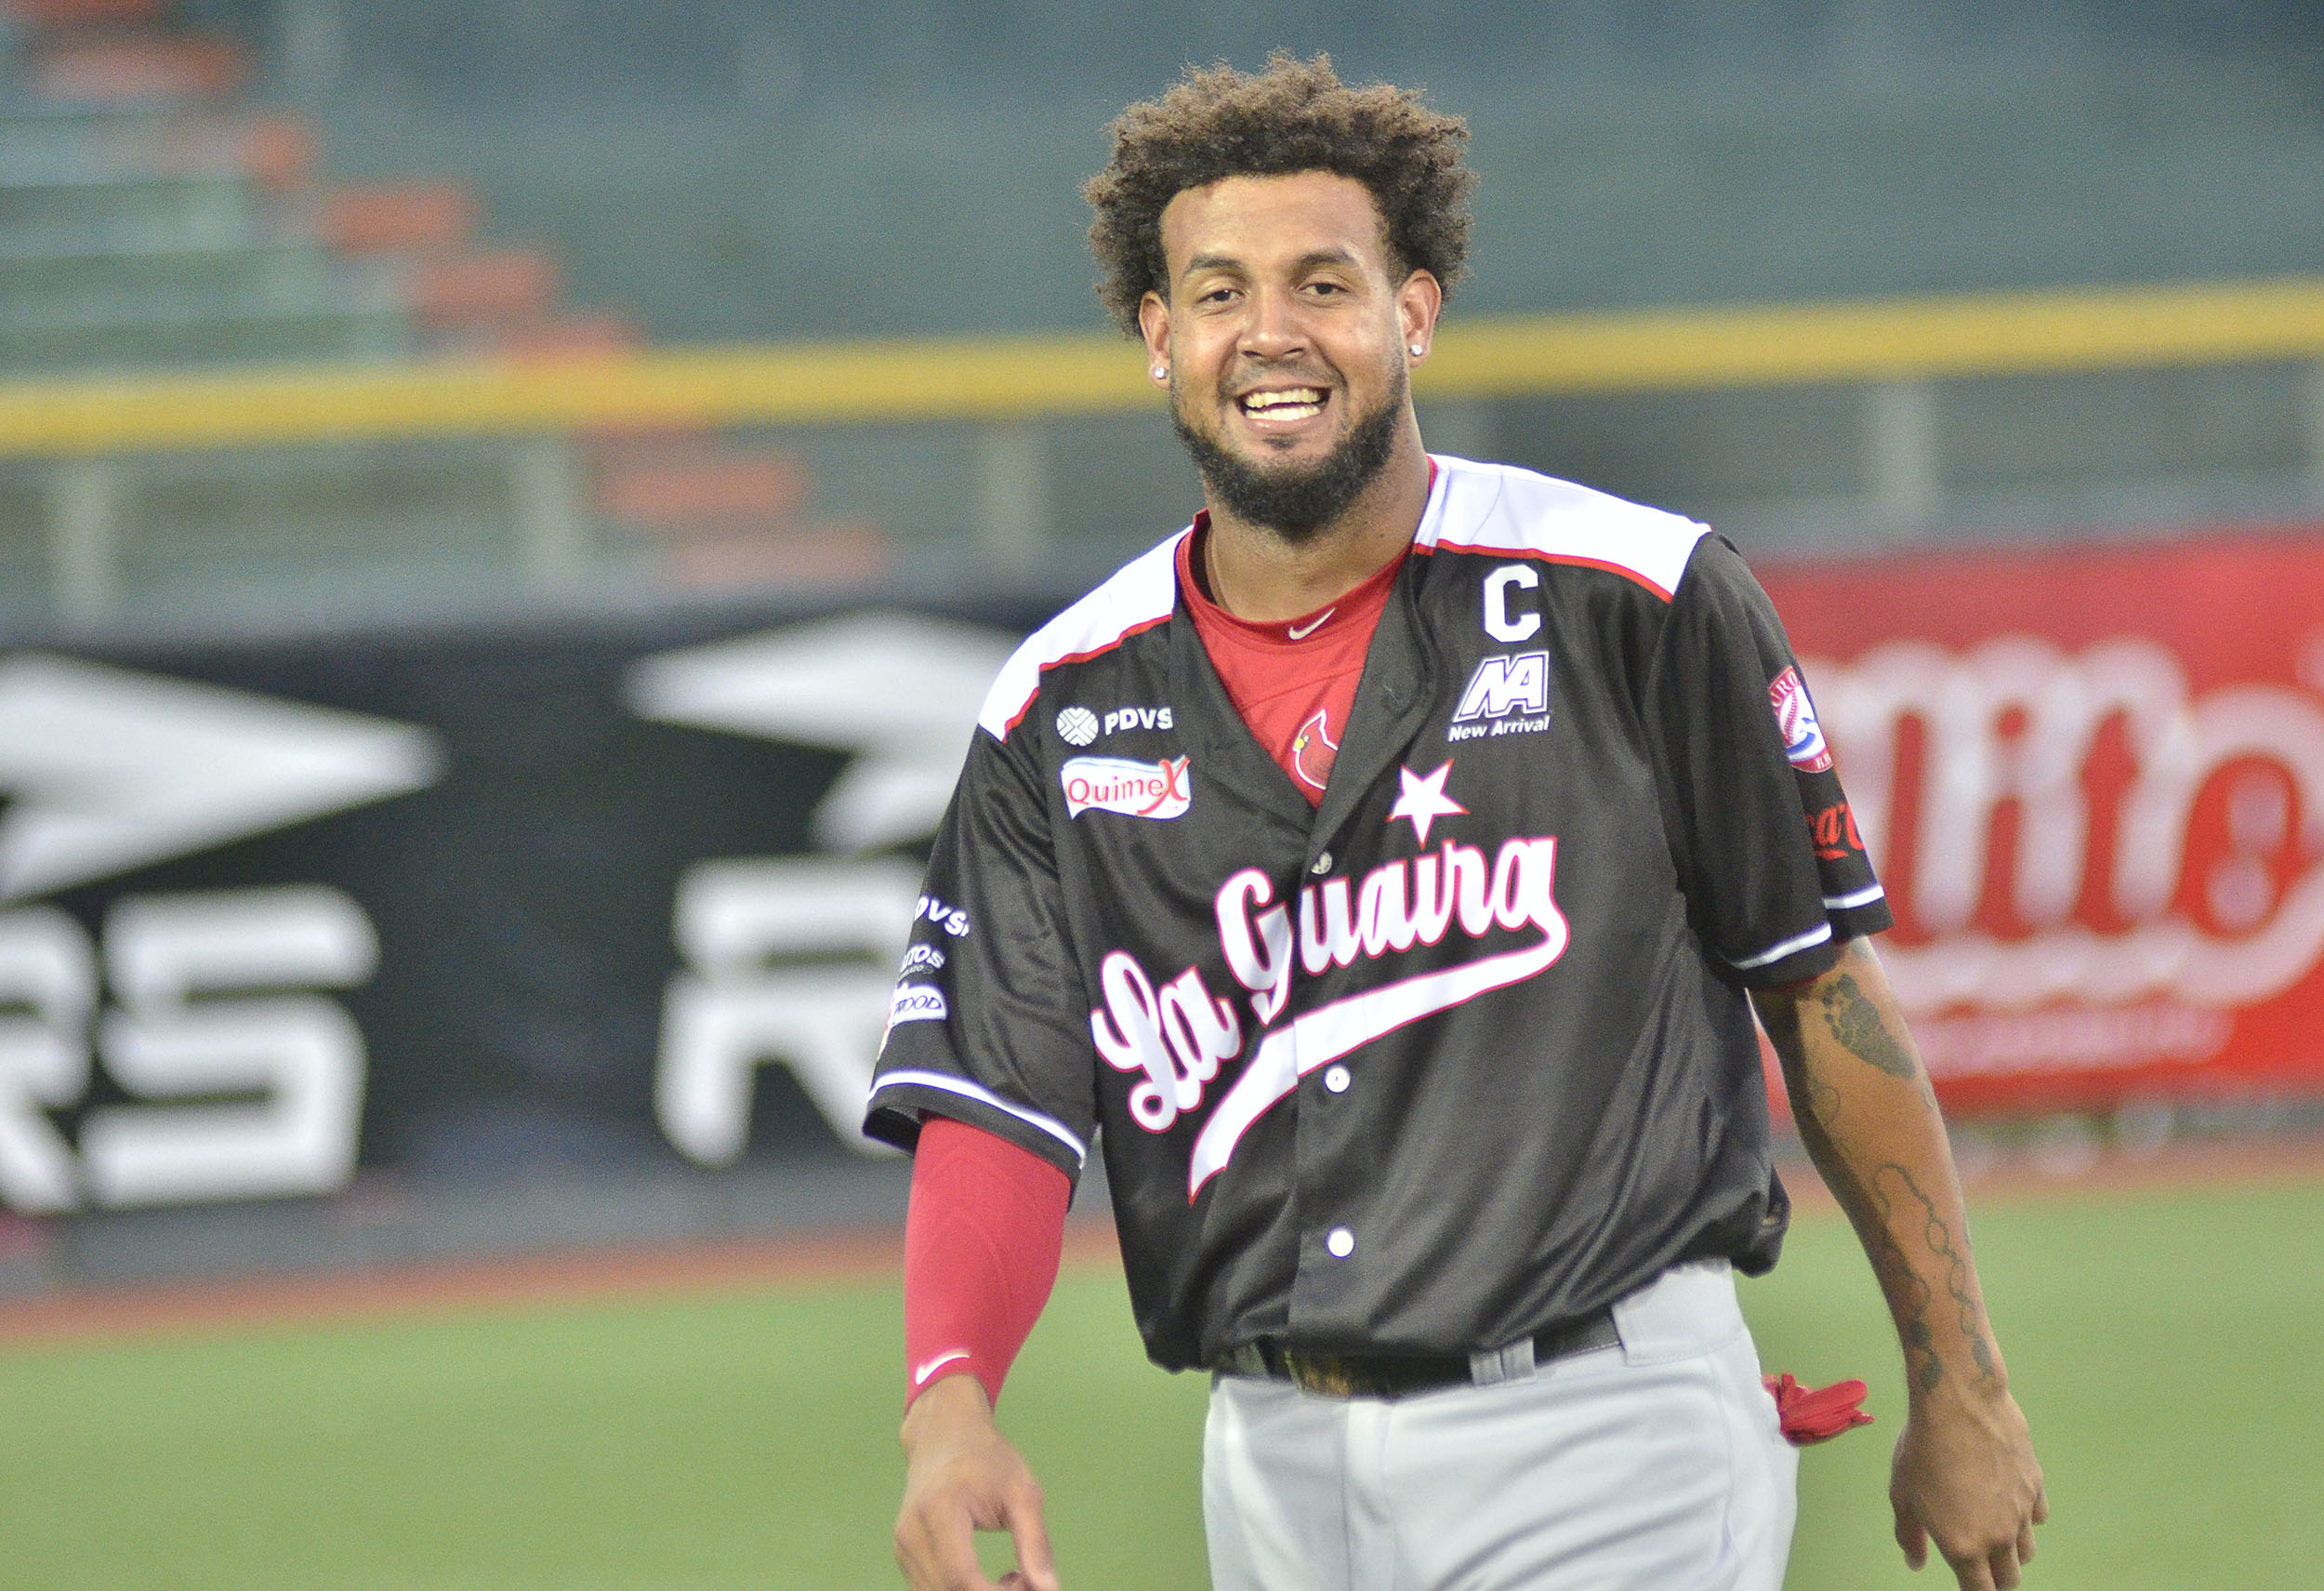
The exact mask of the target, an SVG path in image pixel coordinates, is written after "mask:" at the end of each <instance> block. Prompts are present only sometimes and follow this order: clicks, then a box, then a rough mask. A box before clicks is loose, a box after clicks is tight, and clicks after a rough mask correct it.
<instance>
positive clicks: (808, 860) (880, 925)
mask: <svg viewBox="0 0 2324 1591" xmlns="http://www.w3.org/2000/svg"><path fill="white" fill-rule="evenodd" d="M916 896H917V897H918V907H917V908H915V907H914V905H913V902H914V899H915V897H916ZM956 915H957V917H958V921H959V924H960V926H959V927H958V928H957V930H956V929H954V928H952V926H951V924H952V922H953V921H954V920H955V916H956ZM676 917H677V921H676V930H677V939H678V948H679V949H680V953H682V954H683V956H684V957H685V960H686V970H685V971H683V972H680V973H679V974H677V975H676V976H674V977H672V978H671V979H670V982H669V989H668V992H667V995H666V996H665V997H664V1004H663V1013H662V1043H661V1053H660V1055H659V1056H658V1058H657V1059H656V1061H655V1064H654V1117H655V1119H656V1120H659V1121H660V1122H661V1124H662V1131H663V1132H664V1133H665V1134H667V1135H668V1137H669V1141H670V1142H671V1143H672V1144H674V1145H676V1146H677V1147H678V1149H679V1151H680V1153H682V1154H684V1155H685V1156H686V1157H687V1158H688V1159H690V1160H695V1161H698V1162H699V1163H701V1164H703V1165H712V1166H721V1165H728V1164H731V1163H733V1160H735V1159H736V1158H737V1157H738V1156H740V1155H741V1153H742V1152H743V1147H744V1145H745V1143H746V1142H747V1141H748V1138H749V1135H750V1097H751V1085H752V1082H753V1081H754V1080H755V1079H756V1078H757V1075H758V1071H759V1067H761V1066H763V1065H765V1064H767V1063H768V1062H770V1061H772V1062H778V1063H780V1064H783V1065H785V1066H787V1067H790V1069H791V1071H792V1074H793V1075H794V1076H796V1077H797V1078H798V1079H799V1086H800V1087H801V1088H802V1089H803V1090H804V1091H805V1092H806V1094H807V1097H808V1098H809V1099H810V1100H812V1102H813V1103H814V1106H815V1108H816V1109H817V1110H819V1111H821V1112H822V1114H823V1117H824V1120H825V1121H827V1122H828V1123H829V1124H830V1126H831V1130H832V1132H833V1133H834V1134H836V1135H837V1136H838V1140H839V1142H840V1143H842V1144H844V1145H846V1146H847V1147H849V1148H851V1149H852V1150H854V1151H856V1152H857V1153H859V1154H865V1155H876V1154H885V1153H891V1152H892V1151H890V1150H887V1149H885V1148H884V1147H881V1146H879V1145H877V1144H874V1143H872V1142H871V1141H870V1140H869V1139H867V1138H865V1136H864V1135H863V1134H862V1132H861V1131H859V1128H860V1125H861V1123H862V1121H863V1114H864V1099H865V1095H866V1094H869V1093H870V1092H871V1079H872V1068H873V1067H874V1065H875V1064H876V1063H877V1062H878V1056H879V1047H880V1042H881V1037H882V1035H883V1034H884V1033H885V1032H886V1025H887V1017H888V1013H889V1009H890V1007H891V1003H892V1002H893V1001H894V999H895V995H896V990H895V988H894V978H893V975H892V974H890V973H888V972H886V971H885V970H884V969H885V968H886V967H888V966H891V965H893V964H894V962H895V959H896V957H897V955H898V954H899V952H900V951H901V950H902V946H901V945H900V944H899V943H898V940H899V939H900V938H901V937H902V935H903V933H904V931H905V927H906V926H907V925H908V924H909V923H910V922H912V921H918V920H919V919H921V918H925V919H926V920H927V921H931V922H935V923H940V924H943V925H944V927H945V929H946V931H947V932H950V933H956V934H965V933H966V932H967V931H968V919H967V917H966V915H965V914H959V913H958V912H957V908H952V907H948V906H946V905H945V904H944V902H943V901H940V900H937V899H935V898H934V897H932V896H928V895H919V872H918V869H917V868H913V867H911V866H910V865H909V864H907V863H905V862H902V861H897V860H892V859H890V858H885V857H874V858H868V859H865V860H863V861H842V860H839V859H838V858H836V857H834V858H825V857H817V856H784V857H766V858H753V859H737V860H732V861H719V862H703V863H699V864H697V865H696V866H694V867H693V868H690V869H689V870H688V871H687V873H686V874H685V876H684V877H683V878H681V879H680V881H679V885H678V902H677V913H676ZM835 958H846V959H835ZM907 987H912V986H907Z"/></svg>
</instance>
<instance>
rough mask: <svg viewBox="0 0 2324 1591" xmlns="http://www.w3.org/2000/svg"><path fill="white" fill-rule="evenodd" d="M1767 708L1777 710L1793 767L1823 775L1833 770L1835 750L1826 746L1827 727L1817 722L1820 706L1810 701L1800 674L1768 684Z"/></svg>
mask: <svg viewBox="0 0 2324 1591" xmlns="http://www.w3.org/2000/svg"><path fill="white" fill-rule="evenodd" d="M1767 705H1768V706H1769V707H1771V708H1773V709H1775V713H1776V729H1777V730H1778V731H1780V732H1781V733H1782V735H1783V754H1784V755H1785V756H1786V757H1788V758H1789V759H1790V760H1791V765H1792V766H1793V767H1795V768H1797V769H1799V770H1800V771H1801V772H1802V773H1803V774H1820V773H1822V772H1823V771H1824V770H1825V769H1827V768H1829V767H1830V766H1831V748H1830V747H1829V746H1828V745H1826V744H1825V743H1824V726H1823V725H1822V724H1820V723H1816V704H1815V703H1814V702H1812V701H1810V700H1808V697H1807V683H1806V682H1805V681H1803V680H1802V679H1801V678H1800V670H1797V669H1786V670H1784V671H1783V672H1782V673H1780V674H1777V675H1776V677H1775V678H1774V679H1773V680H1771V681H1769V682H1768V684H1767Z"/></svg>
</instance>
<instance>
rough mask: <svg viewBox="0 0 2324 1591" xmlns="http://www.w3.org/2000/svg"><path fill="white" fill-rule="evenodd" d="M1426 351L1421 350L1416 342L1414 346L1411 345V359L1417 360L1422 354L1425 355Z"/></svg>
mask: <svg viewBox="0 0 2324 1591" xmlns="http://www.w3.org/2000/svg"><path fill="white" fill-rule="evenodd" d="M1427 351H1428V350H1427V349H1425V348H1422V347H1421V346H1420V345H1419V343H1417V342H1416V343H1414V344H1413V345H1412V357H1413V358H1415V359H1418V358H1419V357H1420V355H1422V354H1423V353H1426V352H1427Z"/></svg>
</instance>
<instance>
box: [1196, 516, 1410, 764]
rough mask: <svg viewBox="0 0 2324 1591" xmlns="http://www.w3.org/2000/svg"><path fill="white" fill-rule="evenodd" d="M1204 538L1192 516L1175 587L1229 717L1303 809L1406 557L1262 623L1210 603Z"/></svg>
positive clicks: (1203, 520) (1340, 729) (1206, 529)
mask: <svg viewBox="0 0 2324 1591" xmlns="http://www.w3.org/2000/svg"><path fill="white" fill-rule="evenodd" d="M1209 536H1210V516H1209V515H1208V514H1207V513H1204V514H1197V515H1195V530H1194V534H1193V535H1191V536H1189V537H1187V538H1186V539H1185V540H1183V541H1182V542H1180V543H1179V544H1178V589H1179V590H1180V592H1181V593H1182V594H1183V595H1184V597H1185V598H1186V607H1187V611H1188V612H1190V613H1192V614H1193V615H1194V616H1195V633H1196V634H1198V635H1200V636H1201V637H1202V647H1203V650H1204V651H1206V652H1208V653H1209V654H1210V666H1211V667H1212V668H1214V669H1216V670H1218V671H1219V680H1220V683H1222V684H1224V685H1225V686H1226V695H1227V699H1228V700H1229V701H1231V702H1233V703H1234V704H1235V711H1236V712H1239V713H1241V714H1242V715H1243V722H1244V723H1246V724H1248V725H1249V726H1250V732H1251V734H1252V735H1253V736H1255V737H1257V739H1258V741H1259V744H1260V745H1261V746H1262V747H1264V748H1265V749H1266V752H1267V755H1269V756H1270V757H1273V758H1274V760H1275V762H1276V763H1277V765H1278V766H1280V767H1281V768H1282V769H1283V771H1284V772H1285V773H1286V774H1287V775H1289V776H1290V778H1291V783H1292V784H1294V785H1296V786H1298V787H1299V792H1300V794H1301V795H1303V796H1305V797H1306V798H1307V804H1308V805H1310V806H1314V805H1316V804H1317V803H1319V802H1322V800H1323V799H1324V786H1325V785H1326V784H1327V782H1328V781H1329V780H1330V778H1331V764H1332V761H1333V759H1335V758H1336V757H1337V756H1338V755H1339V753H1340V737H1341V736H1344V735H1345V734H1346V733H1347V729H1348V713H1349V710H1350V709H1353V707H1354V706H1355V687H1356V683H1357V682H1358V681H1359V680H1361V679H1362V678H1363V677H1364V655H1365V653H1366V652H1367V651H1369V650H1370V649H1371V644H1372V631H1373V630H1375V629H1377V628H1378V627H1379V625H1380V614H1381V613H1382V612H1383V611H1385V610H1386V608H1387V606H1388V593H1389V591H1390V590H1393V588H1394V586H1395V583H1396V571H1397V570H1399V569H1401V568H1403V567H1404V560H1405V554H1404V553H1403V552H1399V553H1397V554H1396V556H1395V557H1393V558H1392V559H1390V560H1389V561H1388V562H1387V563H1384V564H1382V565H1381V566H1380V570H1379V571H1378V572H1377V573H1375V574H1374V575H1373V576H1372V577H1370V578H1369V579H1367V580H1366V581H1365V582H1364V583H1363V584H1362V585H1360V586H1358V587H1356V588H1355V590H1352V591H1349V592H1347V593H1345V594H1344V595H1342V596H1340V597H1338V598H1336V599H1335V600H1333V601H1332V602H1329V603H1326V604H1325V605H1324V606H1322V607H1319V608H1316V609H1314V611H1313V612H1310V613H1303V614H1301V616H1300V617H1297V618H1294V619H1270V620H1268V621H1267V622H1266V623H1263V624H1261V623H1260V622H1258V621H1256V620H1253V619H1248V618H1237V617H1235V615H1233V614H1231V613H1229V612H1227V611H1226V609H1224V608H1222V607H1221V606H1220V605H1219V604H1218V603H1215V602H1213V601H1211V599H1210V593H1209V591H1208V590H1206V589H1205V588H1206V585H1207V582H1206V581H1205V580H1204V578H1203V564H1202V563H1201V562H1200V560H1201V558H1202V555H1203V551H1204V548H1205V544H1206V543H1207V542H1208V538H1209Z"/></svg>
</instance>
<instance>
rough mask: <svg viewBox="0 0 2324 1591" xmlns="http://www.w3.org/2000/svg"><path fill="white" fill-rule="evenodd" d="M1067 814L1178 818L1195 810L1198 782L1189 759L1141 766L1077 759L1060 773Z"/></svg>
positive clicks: (1116, 759) (1124, 761)
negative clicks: (1114, 814)
mask: <svg viewBox="0 0 2324 1591" xmlns="http://www.w3.org/2000/svg"><path fill="white" fill-rule="evenodd" d="M1057 777H1058V782H1059V783H1060V784H1061V785H1063V787H1064V790H1065V810H1066V813H1067V815H1070V816H1073V817H1079V816H1080V815H1082V814H1083V813H1085V812H1089V811H1093V810H1094V811H1097V812H1118V813H1120V814H1122V815H1124V816H1126V817H1177V816H1180V815H1182V814H1183V813H1184V812H1185V811H1186V809H1187V808H1188V807H1189V806H1192V805H1193V804H1194V801H1195V788H1194V779H1193V776H1192V775H1190V774H1189V773H1188V772H1187V768H1186V759H1185V758H1183V757H1165V758H1163V759H1162V760H1161V761H1160V762H1132V761H1130V760H1129V758H1127V757H1073V758H1069V759H1067V760H1066V762H1065V764H1064V766H1063V767H1062V768H1060V769H1058V771H1057Z"/></svg>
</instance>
